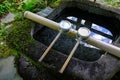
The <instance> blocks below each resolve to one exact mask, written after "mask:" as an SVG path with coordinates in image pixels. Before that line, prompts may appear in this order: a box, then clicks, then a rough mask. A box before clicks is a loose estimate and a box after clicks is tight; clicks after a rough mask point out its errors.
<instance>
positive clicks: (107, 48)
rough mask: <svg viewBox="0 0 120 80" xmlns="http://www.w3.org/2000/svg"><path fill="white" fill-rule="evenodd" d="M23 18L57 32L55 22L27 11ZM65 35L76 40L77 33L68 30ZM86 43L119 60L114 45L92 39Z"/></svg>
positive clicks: (118, 52)
mask: <svg viewBox="0 0 120 80" xmlns="http://www.w3.org/2000/svg"><path fill="white" fill-rule="evenodd" d="M24 16H25V17H26V18H28V19H30V20H33V21H35V22H38V23H40V24H42V25H44V26H46V27H49V28H51V29H54V30H59V23H57V22H54V21H52V20H49V19H47V18H44V17H42V16H39V15H37V14H34V13H32V12H29V11H26V12H25V13H24ZM67 34H68V35H70V36H71V37H74V38H76V34H77V31H76V30H74V29H70V31H69V32H68V33H67ZM86 42H87V43H89V44H91V45H93V46H96V47H98V48H100V49H102V50H104V51H107V52H109V53H110V54H112V55H114V56H117V57H119V58H120V48H119V47H117V46H114V45H112V44H109V43H105V42H103V41H100V40H97V39H95V38H93V37H89V38H87V40H86Z"/></svg>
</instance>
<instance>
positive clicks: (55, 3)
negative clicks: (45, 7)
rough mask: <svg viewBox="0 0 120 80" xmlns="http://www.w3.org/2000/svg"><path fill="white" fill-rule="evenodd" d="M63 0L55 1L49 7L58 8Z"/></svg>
mask: <svg viewBox="0 0 120 80" xmlns="http://www.w3.org/2000/svg"><path fill="white" fill-rule="evenodd" d="M62 1H63V0H56V1H55V2H54V3H52V4H51V7H53V8H55V7H58V6H59V5H60V4H61V3H62Z"/></svg>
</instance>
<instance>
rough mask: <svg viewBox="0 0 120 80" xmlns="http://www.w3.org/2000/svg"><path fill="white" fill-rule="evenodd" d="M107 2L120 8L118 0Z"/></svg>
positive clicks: (108, 0) (107, 0)
mask: <svg viewBox="0 0 120 80" xmlns="http://www.w3.org/2000/svg"><path fill="white" fill-rule="evenodd" d="M105 2H106V3H107V4H108V5H110V6H112V7H115V8H120V2H119V1H118V0H114V1H113V0H105Z"/></svg>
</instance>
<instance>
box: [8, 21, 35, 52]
mask: <svg viewBox="0 0 120 80" xmlns="http://www.w3.org/2000/svg"><path fill="white" fill-rule="evenodd" d="M32 26H34V23H33V22H32V21H30V20H27V19H25V20H22V21H16V22H14V23H13V27H12V29H11V31H10V32H9V34H8V36H7V45H8V46H9V47H10V48H12V49H15V50H18V51H25V50H27V47H28V46H30V45H31V44H32V43H34V39H33V38H32V37H31V35H30V32H31V27H32Z"/></svg>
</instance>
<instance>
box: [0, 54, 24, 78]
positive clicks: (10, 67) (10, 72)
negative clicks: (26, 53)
mask: <svg viewBox="0 0 120 80" xmlns="http://www.w3.org/2000/svg"><path fill="white" fill-rule="evenodd" d="M0 80H23V79H22V78H21V77H20V76H19V75H18V73H17V70H16V68H15V66H14V56H10V57H8V58H1V59H0Z"/></svg>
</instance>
